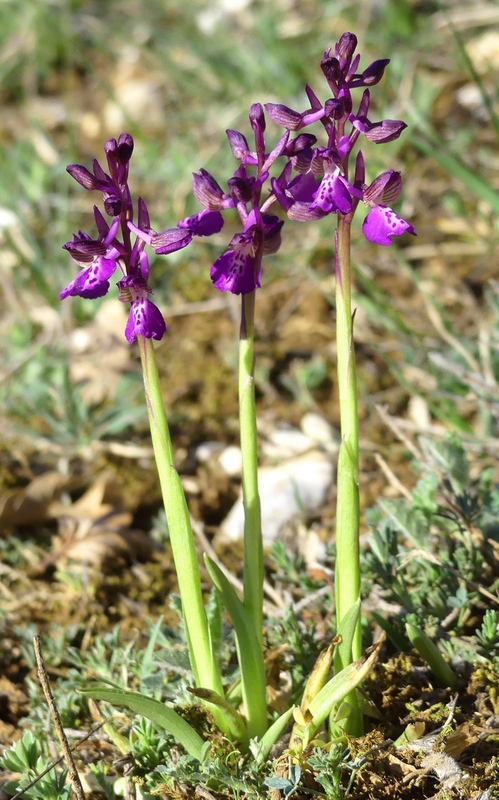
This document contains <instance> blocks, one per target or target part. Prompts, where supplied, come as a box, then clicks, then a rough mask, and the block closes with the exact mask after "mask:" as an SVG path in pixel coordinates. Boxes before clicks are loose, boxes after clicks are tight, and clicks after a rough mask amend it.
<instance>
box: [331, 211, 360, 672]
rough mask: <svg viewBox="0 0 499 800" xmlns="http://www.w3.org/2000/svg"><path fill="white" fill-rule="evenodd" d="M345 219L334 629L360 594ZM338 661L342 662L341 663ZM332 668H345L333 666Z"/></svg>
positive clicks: (343, 223)
mask: <svg viewBox="0 0 499 800" xmlns="http://www.w3.org/2000/svg"><path fill="white" fill-rule="evenodd" d="M351 291H352V288H351V267H350V220H348V219H345V217H344V216H342V215H341V214H339V215H338V233H337V238H336V343H337V370H338V390H339V399H340V419H341V446H340V453H339V459H338V477H337V484H338V495H337V506H336V578H335V585H336V615H337V623H338V625H339V624H340V623H341V621H342V620H343V619H344V617H345V615H346V614H347V613H348V611H349V609H350V608H351V607H352V606H353V605H354V604H355V603H356V601H357V599H358V597H359V595H360V567H359V482H358V476H359V420H358V409H357V376H356V364H355V350H354V341H353V317H352V300H351ZM361 652H362V638H361V628H360V621H359V622H358V624H357V626H356V630H355V634H354V637H353V642H352V653H351V659H352V661H356V660H357V659H358V658H360V655H361ZM340 660H341V659H340ZM335 665H336V669H337V670H338V669H342V668H343V667H345V666H347V664H346V663H338V661H336V662H335Z"/></svg>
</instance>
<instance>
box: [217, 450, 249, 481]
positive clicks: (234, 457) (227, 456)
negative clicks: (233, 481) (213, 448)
mask: <svg viewBox="0 0 499 800" xmlns="http://www.w3.org/2000/svg"><path fill="white" fill-rule="evenodd" d="M242 463H243V461H242V455H241V448H240V447H236V445H235V444H232V445H229V446H228V447H225V448H224V449H223V450H222V452H221V453H220V455H219V457H218V464H219V466H220V467H221V468H222V469H223V471H224V472H225V473H226V475H229V476H230V477H231V478H239V477H240V475H241V472H242Z"/></svg>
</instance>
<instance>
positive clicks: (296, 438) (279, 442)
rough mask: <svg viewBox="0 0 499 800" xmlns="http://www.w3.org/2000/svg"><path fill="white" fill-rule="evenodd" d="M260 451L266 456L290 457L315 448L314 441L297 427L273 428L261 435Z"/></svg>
mask: <svg viewBox="0 0 499 800" xmlns="http://www.w3.org/2000/svg"><path fill="white" fill-rule="evenodd" d="M261 445H262V453H263V455H264V456H266V457H267V458H276V459H281V458H291V457H292V456H299V455H302V454H303V453H306V452H307V451H308V450H312V449H313V448H315V442H314V441H313V439H310V437H308V436H305V434H304V433H302V432H301V431H299V430H298V428H274V429H273V430H271V431H269V432H268V433H267V434H265V435H263V436H262V437H261Z"/></svg>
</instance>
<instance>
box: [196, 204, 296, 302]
mask: <svg viewBox="0 0 499 800" xmlns="http://www.w3.org/2000/svg"><path fill="white" fill-rule="evenodd" d="M283 224H284V221H283V220H280V219H279V217H276V216H275V215H273V214H260V212H259V210H252V211H251V212H250V213H249V214H248V217H247V220H246V223H245V225H244V229H243V231H242V232H241V233H236V235H235V236H233V237H232V239H231V241H230V244H229V247H228V248H227V250H226V251H225V253H223V254H222V255H221V256H220V257H219V258H217V260H216V261H215V263H214V264H213V266H212V268H211V271H210V277H211V279H212V281H213V285H214V286H215V288H216V289H218V290H219V291H221V292H224V291H229V292H232V294H249V293H250V292H253V291H254V290H255V289H258V288H259V287H260V277H261V271H262V255H263V253H264V252H267V253H275V252H276V251H277V250H278V249H279V246H280V243H281V235H280V234H281V228H282V226H283Z"/></svg>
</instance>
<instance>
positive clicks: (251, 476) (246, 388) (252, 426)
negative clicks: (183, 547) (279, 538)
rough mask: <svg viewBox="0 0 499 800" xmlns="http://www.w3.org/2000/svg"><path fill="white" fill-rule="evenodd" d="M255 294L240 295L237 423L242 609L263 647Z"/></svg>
mask: <svg viewBox="0 0 499 800" xmlns="http://www.w3.org/2000/svg"><path fill="white" fill-rule="evenodd" d="M254 315H255V292H254V291H253V292H251V293H249V294H245V295H243V298H242V309H241V331H240V336H239V421H240V428H241V453H242V465H243V466H242V486H243V505H244V606H245V608H246V610H247V612H248V615H249V617H250V619H251V621H252V622H253V626H254V628H255V633H256V635H257V639H258V641H259V643H260V646H261V644H262V626H263V543H262V519H261V511H260V495H259V492H258V453H257V430H256V405H255V379H254V365H255V355H254V343H253V327H254V324H253V323H254Z"/></svg>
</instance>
